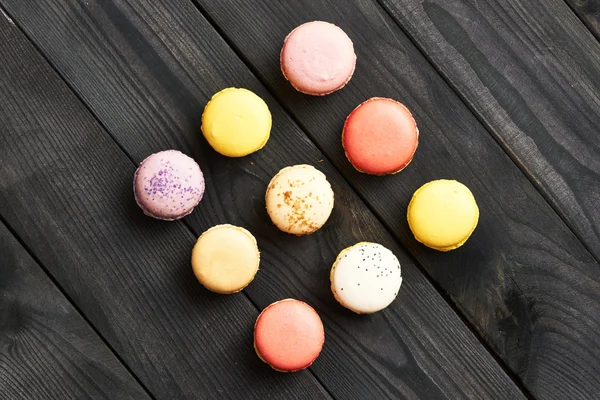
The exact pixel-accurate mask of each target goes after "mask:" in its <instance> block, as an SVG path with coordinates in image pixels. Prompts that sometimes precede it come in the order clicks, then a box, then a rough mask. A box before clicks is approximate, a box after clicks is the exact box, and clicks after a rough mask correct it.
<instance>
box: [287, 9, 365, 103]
mask: <svg viewBox="0 0 600 400" xmlns="http://www.w3.org/2000/svg"><path fill="white" fill-rule="evenodd" d="M280 61H281V70H282V72H283V75H284V76H285V78H286V79H287V80H288V81H290V83H291V84H292V86H294V88H295V89H296V90H298V91H299V92H302V93H305V94H311V95H326V94H329V93H332V92H334V91H336V90H338V89H341V88H342V87H343V86H344V85H345V84H346V83H347V82H348V81H349V80H350V78H351V77H352V74H353V72H354V67H355V65H356V54H355V53H354V45H353V44H352V41H351V40H350V38H349V37H348V35H346V33H345V32H344V31H343V30H342V29H340V28H339V27H337V26H335V25H333V24H331V23H329V22H323V21H313V22H307V23H305V24H302V25H300V26H299V27H297V28H296V29H294V30H293V31H292V32H291V33H290V34H289V35H288V36H287V37H286V38H285V41H284V45H283V49H282V50H281V56H280Z"/></svg>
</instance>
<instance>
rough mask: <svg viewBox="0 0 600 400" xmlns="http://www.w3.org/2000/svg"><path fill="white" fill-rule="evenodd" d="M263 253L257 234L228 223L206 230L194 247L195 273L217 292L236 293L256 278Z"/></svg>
mask: <svg viewBox="0 0 600 400" xmlns="http://www.w3.org/2000/svg"><path fill="white" fill-rule="evenodd" d="M259 263H260V253H259V251H258V245H257V243H256V239H255V238H254V236H253V235H252V234H251V233H250V232H248V231H247V230H246V229H244V228H240V227H239V226H234V225H229V224H224V225H217V226H213V227H212V228H210V229H209V230H207V231H206V232H204V233H203V234H202V235H201V236H200V238H199V239H198V241H197V242H196V245H195V246H194V249H193V250H192V268H193V270H194V275H196V278H197V279H198V281H200V283H201V284H202V285H204V287H206V288H207V289H208V290H211V291H213V292H217V293H222V294H230V293H236V292H239V291H240V290H242V289H243V288H245V287H246V286H248V284H250V282H252V280H253V279H254V276H255V275H256V272H257V271H258V265H259Z"/></svg>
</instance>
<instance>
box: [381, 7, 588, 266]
mask: <svg viewBox="0 0 600 400" xmlns="http://www.w3.org/2000/svg"><path fill="white" fill-rule="evenodd" d="M381 2H382V3H383V4H385V6H386V7H387V8H388V10H389V11H390V12H391V14H392V15H393V16H394V18H395V19H396V20H397V21H398V23H399V24H400V25H401V26H402V27H403V28H404V29H406V30H407V32H408V33H409V35H410V36H411V38H412V40H414V41H415V43H417V44H418V46H419V47H420V48H422V49H423V51H424V52H425V53H426V54H427V57H428V58H429V59H431V60H432V62H433V64H434V65H435V66H436V68H438V70H439V71H440V72H441V74H442V75H444V76H445V77H446V79H447V80H448V81H449V82H451V84H452V86H453V87H454V89H455V90H456V91H458V92H459V93H460V94H461V96H462V97H463V98H464V100H465V102H466V103H467V105H468V106H469V107H470V108H471V109H472V110H473V111H474V112H475V113H476V114H477V115H478V117H479V119H480V120H481V121H482V122H483V123H484V125H485V126H486V128H487V129H488V131H489V132H490V133H491V134H492V135H493V136H494V137H495V138H496V139H497V140H498V141H499V142H500V143H501V144H502V145H503V146H504V147H505V148H506V150H507V151H508V153H509V154H510V155H511V157H512V158H513V159H514V160H515V162H517V163H518V164H520V165H521V167H522V169H523V170H524V171H525V173H526V174H527V175H529V176H530V179H532V180H533V181H534V182H535V184H536V186H537V187H538V188H540V190H541V191H542V192H543V194H544V196H545V197H546V198H547V199H549V201H550V203H551V204H552V205H553V207H554V208H555V209H556V210H557V211H558V212H559V214H560V215H561V216H562V217H563V218H564V219H565V220H566V221H567V224H568V225H569V226H570V227H571V228H572V229H573V231H574V232H575V233H576V234H577V235H578V237H579V238H580V239H581V240H582V241H583V242H584V244H585V245H586V246H587V248H588V249H590V251H591V252H592V254H593V255H594V256H595V258H596V259H597V260H600V196H599V195H598V193H600V179H599V176H600V163H598V160H600V147H599V146H598V145H597V143H596V137H597V134H598V127H599V126H600V97H599V95H598V93H600V43H599V42H598V41H597V40H595V39H594V38H593V37H592V35H590V33H589V32H588V30H587V29H585V27H584V26H583V25H582V24H581V23H580V21H579V20H578V19H577V18H576V16H575V15H573V13H572V12H571V11H570V10H569V8H568V7H567V5H566V4H565V3H564V2H563V1H561V0H514V1H510V2H489V1H486V2H479V3H477V2H473V1H470V0H462V1H457V2H452V4H449V3H448V2H445V1H443V0H441V1H438V0H435V1H428V2H422V1H420V0H382V1H381ZM409 9H410V10H411V12H410V13H408V12H407V10H409Z"/></svg>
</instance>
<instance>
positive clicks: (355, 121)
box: [342, 97, 419, 175]
mask: <svg viewBox="0 0 600 400" xmlns="http://www.w3.org/2000/svg"><path fill="white" fill-rule="evenodd" d="M418 142H419V130H418V129H417V124H416V122H415V120H414V118H413V116H412V114H411V113H410V111H409V110H408V108H406V107H405V106H404V105H403V104H402V103H399V102H397V101H396V100H392V99H387V98H383V97H373V98H371V99H369V100H367V101H365V102H364V103H362V104H360V105H359V106H358V107H356V108H355V109H354V110H353V111H352V112H351V113H350V115H348V118H346V123H345V124H344V130H343V132H342V145H343V147H344V151H345V152H346V157H347V158H348V160H349V161H350V163H352V165H353V166H354V168H356V169H357V170H358V171H360V172H364V173H367V174H372V175H388V174H395V173H398V172H400V171H402V170H403V169H404V168H405V167H406V166H407V165H408V164H409V163H410V162H411V161H412V159H413V156H414V154H415V151H416V150H417V145H418Z"/></svg>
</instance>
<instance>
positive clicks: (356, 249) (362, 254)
mask: <svg viewBox="0 0 600 400" xmlns="http://www.w3.org/2000/svg"><path fill="white" fill-rule="evenodd" d="M330 279H331V291H332V292H333V295H334V296H335V298H336V300H337V301H338V302H339V303H340V304H341V305H343V306H344V307H346V308H348V309H349V310H352V311H354V312H355V313H357V314H371V313H374V312H377V311H380V310H383V309H384V308H386V307H387V306H389V305H390V304H391V303H392V301H394V299H395V298H396V296H397V295H398V291H399V290H400V285H401V284H402V276H401V270H400V262H399V261H398V259H397V258H396V256H395V255H394V253H392V252H391V251H390V250H389V249H387V248H385V247H384V246H382V245H380V244H377V243H370V242H360V243H357V244H355V245H354V246H351V247H348V248H346V249H344V250H342V251H341V252H340V254H339V255H338V257H337V259H336V260H335V262H334V263H333V267H332V268H331V274H330Z"/></svg>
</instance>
